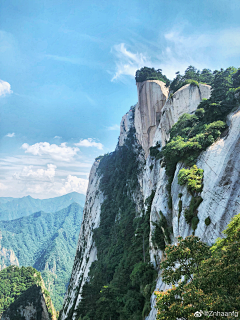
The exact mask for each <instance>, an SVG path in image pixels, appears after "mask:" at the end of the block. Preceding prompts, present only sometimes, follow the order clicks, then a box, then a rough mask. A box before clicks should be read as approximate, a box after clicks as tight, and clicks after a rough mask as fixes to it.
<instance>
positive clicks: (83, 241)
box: [60, 160, 104, 320]
mask: <svg viewBox="0 0 240 320" xmlns="http://www.w3.org/2000/svg"><path fill="white" fill-rule="evenodd" d="M99 161H100V160H96V161H95V162H94V164H93V166H92V169H91V172H90V176H89V185H88V190H87V195H86V202H85V207H84V211H83V222H82V225H81V230H80V235H79V240H78V245H77V252H76V257H75V261H74V265H73V270H72V275H71V279H70V283H69V286H68V291H67V294H66V296H65V300H64V303H63V309H62V313H61V315H60V319H66V318H67V317H69V319H73V320H74V319H75V318H76V317H75V313H74V310H75V307H76V306H77V305H78V303H79V301H80V300H81V294H80V293H81V290H82V287H83V285H84V283H85V282H86V281H87V279H88V272H89V268H90V266H91V264H92V262H93V261H95V260H96V259H97V248H96V246H95V244H94V242H93V232H92V231H93V229H95V228H97V227H98V226H99V223H100V213H101V204H102V203H103V200H104V197H103V194H102V193H101V191H100V190H99V183H100V177H99V176H98V174H97V168H98V165H99Z"/></svg>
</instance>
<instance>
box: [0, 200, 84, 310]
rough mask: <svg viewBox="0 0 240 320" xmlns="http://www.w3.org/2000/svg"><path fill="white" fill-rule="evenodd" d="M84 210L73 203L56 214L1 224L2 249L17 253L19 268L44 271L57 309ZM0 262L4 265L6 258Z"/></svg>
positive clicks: (61, 297) (37, 213) (64, 286)
mask: <svg viewBox="0 0 240 320" xmlns="http://www.w3.org/2000/svg"><path fill="white" fill-rule="evenodd" d="M82 211H83V209H82V207H81V206H80V205H79V204H77V203H73V204H71V205H70V206H68V207H67V208H65V209H62V210H60V211H57V212H53V213H45V212H36V213H33V214H31V215H30V216H28V217H23V218H19V219H16V220H11V221H0V230H1V234H2V237H1V239H0V244H1V246H2V247H3V248H7V249H12V250H13V251H14V253H15V255H16V257H17V258H18V262H19V264H20V266H26V267H27V266H32V267H34V268H35V269H37V270H38V271H40V272H41V274H42V277H43V280H44V282H45V285H46V287H47V289H48V291H49V292H50V295H51V298H52V300H53V303H54V306H55V308H56V309H57V310H60V309H61V307H62V303H63V298H64V294H65V292H66V289H67V285H68V282H69V278H70V275H71V270H72V265H73V260H74V256H75V253H76V245H77V239H78V235H79V230H80V226H81V220H82ZM0 263H1V265H4V264H5V260H4V258H3V257H1V258H0ZM8 263H9V261H8Z"/></svg>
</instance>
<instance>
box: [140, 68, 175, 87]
mask: <svg viewBox="0 0 240 320" xmlns="http://www.w3.org/2000/svg"><path fill="white" fill-rule="evenodd" d="M135 80H136V82H143V81H147V80H160V81H162V82H164V83H166V86H167V87H168V86H169V84H170V80H169V79H168V78H167V77H166V76H165V75H163V74H162V69H157V70H155V69H154V68H148V67H143V68H141V69H140V70H137V71H136V75H135Z"/></svg>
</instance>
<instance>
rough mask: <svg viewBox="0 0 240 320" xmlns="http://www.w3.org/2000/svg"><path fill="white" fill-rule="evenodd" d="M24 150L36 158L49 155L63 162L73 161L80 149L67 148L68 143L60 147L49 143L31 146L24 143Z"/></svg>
mask: <svg viewBox="0 0 240 320" xmlns="http://www.w3.org/2000/svg"><path fill="white" fill-rule="evenodd" d="M22 149H24V150H25V153H31V154H33V155H35V156H42V155H47V156H50V157H51V158H52V159H54V160H62V161H71V160H72V159H73V157H74V156H75V155H76V154H77V152H78V151H79V148H75V147H67V144H66V142H63V143H61V144H60V145H59V146H58V145H56V144H50V143H48V142H39V143H35V144H33V145H31V146H30V145H29V144H27V143H24V144H23V145H22Z"/></svg>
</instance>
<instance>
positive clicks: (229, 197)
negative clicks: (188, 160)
mask: <svg viewBox="0 0 240 320" xmlns="http://www.w3.org/2000/svg"><path fill="white" fill-rule="evenodd" d="M137 89H138V104H137V105H136V106H135V108H131V110H130V111H129V112H128V113H127V114H126V115H125V116H124V117H123V118H122V122H121V128H120V137H119V146H122V145H123V144H124V142H125V140H126V137H127V133H128V132H129V130H130V128H131V127H132V126H134V127H135V129H136V137H137V140H138V142H139V144H140V145H141V146H142V148H143V150H144V153H145V159H146V163H145V164H143V166H144V165H145V166H144V169H143V172H141V174H139V176H138V181H139V186H140V190H139V191H138V194H139V196H135V198H134V201H135V203H136V208H141V205H140V201H142V199H143V200H146V199H147V198H148V197H149V196H150V195H151V194H153V193H152V192H153V191H154V192H155V195H154V198H153V201H152V204H151V212H150V236H149V244H150V252H149V254H150V260H151V262H152V264H153V265H154V267H155V268H156V269H158V266H159V263H160V261H161V259H162V257H163V252H162V251H161V250H159V249H157V248H156V247H154V245H153V243H152V240H151V239H152V235H153V232H154V225H153V224H152V222H158V221H159V220H160V219H161V216H160V211H161V212H162V214H163V215H164V216H165V218H166V220H167V222H168V223H169V225H171V226H172V227H173V234H172V236H171V238H172V239H171V240H172V242H176V237H177V236H179V235H180V236H183V237H186V236H188V235H190V234H192V231H193V230H192V229H191V226H190V225H189V224H187V223H186V221H185V217H184V214H183V212H184V209H185V208H187V207H188V206H189V204H190V201H191V195H190V194H189V193H188V191H187V188H186V187H185V186H180V185H179V184H178V178H177V175H178V172H179V170H180V169H181V168H182V167H183V165H182V163H178V164H177V168H176V171H175V175H174V179H173V182H172V186H171V197H172V200H171V201H172V209H169V207H168V202H169V194H168V191H167V184H168V177H167V175H166V172H165V168H164V167H161V164H160V161H159V160H157V159H156V158H153V157H151V156H150V155H149V148H150V147H151V146H155V145H156V144H157V143H159V144H160V145H161V147H162V146H164V145H165V144H166V141H168V139H169V130H170V129H171V127H172V126H173V125H174V124H175V123H176V122H177V121H178V119H179V117H180V116H181V115H183V114H184V113H194V111H195V110H196V109H197V107H198V105H199V103H200V102H201V101H202V99H203V98H205V99H207V98H209V97H210V94H211V87H210V86H208V85H203V84H199V87H198V86H193V85H186V86H184V87H182V88H181V89H179V90H178V91H177V92H175V93H174V94H173V95H172V96H171V98H170V97H169V98H168V89H167V88H166V87H165V84H164V83H163V82H161V81H155V80H151V81H145V82H143V83H137ZM228 124H229V130H228V134H227V135H226V136H225V137H222V138H219V139H218V140H217V141H216V142H215V143H214V144H213V145H211V146H210V147H209V148H208V149H207V150H206V151H205V152H202V153H201V155H200V156H199V158H198V161H197V166H198V167H200V168H201V169H204V187H203V191H202V193H201V197H202V198H203V201H202V203H201V204H200V206H199V207H198V218H199V223H198V226H197V229H196V230H195V234H196V235H197V236H198V237H200V238H201V239H202V240H203V241H205V242H207V243H209V244H211V243H213V242H214V241H215V239H216V238H217V237H221V236H222V235H221V232H222V231H223V229H224V228H225V227H226V225H227V224H228V223H229V221H230V219H231V218H232V217H233V216H234V215H235V214H237V213H239V212H240V188H239V184H240V182H239V181H240V179H239V178H240V111H239V110H237V111H235V112H234V113H232V114H230V115H229V117H228ZM140 149H141V148H140ZM140 149H139V158H142V155H141V152H142V151H140ZM98 165H99V160H97V161H96V162H95V163H94V165H93V167H92V170H91V174H90V178H89V187H88V192H87V198H86V204H85V208H84V217H83V223H82V227H81V231H80V236H79V243H78V248H77V253H76V258H75V262H74V267H73V271H72V277H71V280H70V284H69V288H68V291H67V294H66V297H65V301H64V306H63V310H62V314H61V316H60V319H61V320H63V319H75V314H74V310H75V309H76V306H77V305H78V303H79V301H80V300H81V288H82V286H83V284H84V283H85V281H87V278H88V271H89V268H90V265H91V263H92V262H93V261H94V260H96V259H97V250H96V247H95V245H94V242H93V232H92V230H93V229H94V228H96V227H98V226H99V223H100V213H101V204H102V203H103V200H104V197H103V194H101V192H100V190H99V182H100V179H101V177H99V176H98V174H97V173H96V170H97V167H98ZM180 193H181V194H182V196H181V200H182V213H181V214H180V215H179V209H178V208H179V194H180ZM133 194H134V190H133ZM207 217H209V218H210V219H211V223H210V225H208V226H207V225H206V224H205V219H206V218H207ZM156 288H157V289H159V290H165V289H166V288H167V286H166V285H165V284H164V283H163V282H162V279H161V273H160V272H159V275H158V279H157V285H156ZM151 306H152V308H151V312H150V314H149V315H148V317H147V318H146V320H155V319H156V309H155V296H154V294H153V295H152V297H151Z"/></svg>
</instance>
